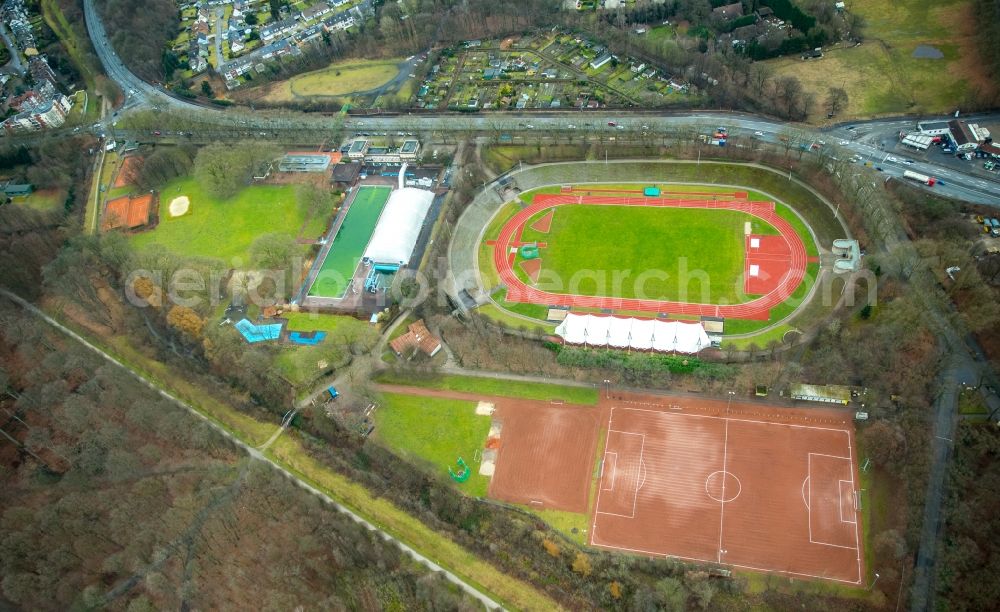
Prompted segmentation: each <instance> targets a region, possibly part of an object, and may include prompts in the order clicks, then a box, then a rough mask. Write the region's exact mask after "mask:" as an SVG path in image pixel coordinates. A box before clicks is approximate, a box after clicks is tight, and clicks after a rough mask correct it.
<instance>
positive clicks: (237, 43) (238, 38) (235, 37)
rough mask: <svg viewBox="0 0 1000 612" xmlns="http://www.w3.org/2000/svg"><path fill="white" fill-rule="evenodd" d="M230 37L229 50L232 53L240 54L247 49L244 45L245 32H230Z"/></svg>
mask: <svg viewBox="0 0 1000 612" xmlns="http://www.w3.org/2000/svg"><path fill="white" fill-rule="evenodd" d="M228 36H229V50H230V51H231V52H232V53H239V52H240V51H242V50H243V49H245V48H246V45H245V44H244V43H243V32H241V31H239V30H230V31H229V35H228Z"/></svg>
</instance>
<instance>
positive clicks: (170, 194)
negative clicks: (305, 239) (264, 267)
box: [132, 177, 305, 263]
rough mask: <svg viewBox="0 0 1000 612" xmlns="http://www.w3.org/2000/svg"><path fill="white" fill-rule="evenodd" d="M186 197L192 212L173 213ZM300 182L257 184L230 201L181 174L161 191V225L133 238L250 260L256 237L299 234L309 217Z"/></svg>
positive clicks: (181, 250)
mask: <svg viewBox="0 0 1000 612" xmlns="http://www.w3.org/2000/svg"><path fill="white" fill-rule="evenodd" d="M178 196H187V197H188V199H189V200H190V202H191V207H190V209H189V211H188V213H187V214H185V215H183V216H180V217H173V218H172V217H171V216H170V213H169V211H168V207H169V206H170V201H171V200H172V199H174V198H175V197H178ZM300 208H301V207H300V206H299V204H298V200H297V198H296V195H295V185H252V186H250V187H246V188H244V189H243V190H241V191H240V192H239V193H238V194H236V195H235V196H233V197H231V198H229V199H227V200H219V199H217V198H215V197H212V196H210V195H209V194H208V193H207V191H206V190H205V189H204V188H203V187H202V186H201V185H200V184H199V183H198V181H196V180H195V179H194V178H190V177H187V178H181V179H176V180H173V181H171V182H170V183H168V184H167V185H166V186H164V188H163V189H162V190H161V191H160V224H159V225H158V226H157V227H156V229H155V230H153V231H149V232H142V233H140V234H136V235H135V236H134V237H132V243H133V244H134V245H135V246H136V247H137V248H139V249H145V248H150V247H151V246H152V245H160V246H162V247H163V248H166V249H168V250H170V251H173V252H175V253H181V254H184V255H191V256H200V257H214V258H218V259H222V260H224V261H229V260H232V259H233V258H236V257H239V258H241V259H242V261H243V262H244V263H247V262H249V249H250V245H251V243H253V241H254V240H255V239H256V238H257V237H259V236H261V235H263V234H268V233H280V234H287V235H289V236H291V237H293V238H294V237H296V236H297V235H298V233H299V228H300V227H302V224H303V222H304V221H305V216H304V213H303V211H302V210H300Z"/></svg>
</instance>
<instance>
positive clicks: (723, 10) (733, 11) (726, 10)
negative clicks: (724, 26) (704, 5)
mask: <svg viewBox="0 0 1000 612" xmlns="http://www.w3.org/2000/svg"><path fill="white" fill-rule="evenodd" d="M712 16H713V17H719V18H721V19H725V20H726V21H729V20H730V19H736V18H737V17H742V16H743V3H742V2H734V3H732V4H727V5H725V6H720V7H718V8H714V9H712Z"/></svg>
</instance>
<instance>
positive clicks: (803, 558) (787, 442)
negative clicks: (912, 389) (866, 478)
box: [590, 398, 863, 584]
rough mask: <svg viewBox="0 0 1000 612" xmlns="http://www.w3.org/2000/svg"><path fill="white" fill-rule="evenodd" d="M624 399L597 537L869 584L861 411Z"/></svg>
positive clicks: (603, 483) (610, 449)
mask: <svg viewBox="0 0 1000 612" xmlns="http://www.w3.org/2000/svg"><path fill="white" fill-rule="evenodd" d="M662 401H664V400H663V398H658V400H657V401H649V402H644V401H640V400H637V399H634V398H633V399H631V401H625V400H620V401H616V402H613V404H614V405H613V406H612V407H611V408H610V416H609V418H608V434H607V442H606V446H605V449H604V459H603V466H602V470H601V478H600V486H599V487H598V498H597V503H596V507H595V513H594V516H593V523H592V527H591V533H590V540H591V544H593V545H595V546H601V547H604V548H610V549H617V550H622V551H628V552H636V553H644V554H650V555H664V556H668V557H677V558H680V559H685V560H689V561H700V562H707V563H722V564H725V565H731V566H734V567H737V568H742V569H751V570H759V571H767V572H776V573H782V574H788V575H791V576H797V577H808V578H822V579H827V580H835V581H838V582H844V583H849V584H861V582H862V576H863V573H862V571H863V568H862V561H861V558H862V555H861V546H860V536H859V534H860V526H859V516H860V514H859V511H858V510H856V508H855V496H856V491H857V489H858V485H857V482H858V480H857V478H855V473H856V469H855V468H856V466H855V461H854V455H853V446H852V438H853V430H852V426H851V423H850V421H849V419H848V418H847V417H845V416H843V415H841V414H838V413H834V412H831V411H824V410H816V411H813V410H809V411H790V410H781V411H780V412H779V411H777V410H775V409H767V408H765V407H760V406H752V405H749V407H747V406H738V407H733V409H732V410H729V409H728V408H727V405H726V403H725V402H717V401H704V400H700V399H699V400H696V401H686V400H674V401H686V404H688V405H685V406H681V405H669V404H663V403H661V402H662Z"/></svg>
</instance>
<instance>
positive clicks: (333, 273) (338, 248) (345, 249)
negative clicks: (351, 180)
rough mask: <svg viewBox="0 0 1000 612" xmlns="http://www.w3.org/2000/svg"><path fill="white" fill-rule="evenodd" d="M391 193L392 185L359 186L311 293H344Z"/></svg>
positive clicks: (319, 294) (324, 294) (323, 294)
mask: <svg viewBox="0 0 1000 612" xmlns="http://www.w3.org/2000/svg"><path fill="white" fill-rule="evenodd" d="M391 193H392V188H391V187H359V188H358V193H357V195H355V196H354V201H353V202H352V203H351V208H350V209H349V210H348V211H347V216H346V217H344V223H343V224H342V225H341V226H340V231H338V232H337V236H336V238H334V239H333V246H331V247H330V252H329V253H328V254H327V256H326V259H325V260H323V266H322V267H321V268H320V271H319V275H318V276H317V277H316V281H315V282H314V283H313V286H312V287H311V288H310V289H309V295H313V296H317V297H331V298H336V297H340V296H342V295H344V291H345V290H346V289H347V284H348V283H349V282H350V280H351V278H352V277H353V276H354V271H355V270H356V269H357V268H358V262H360V261H361V257H362V256H363V255H364V254H365V247H367V246H368V241H369V240H371V237H372V232H374V231H375V226H376V225H377V224H378V218H379V216H380V215H381V214H382V209H383V208H385V203H386V202H388V201H389V194H391Z"/></svg>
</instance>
